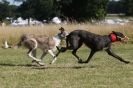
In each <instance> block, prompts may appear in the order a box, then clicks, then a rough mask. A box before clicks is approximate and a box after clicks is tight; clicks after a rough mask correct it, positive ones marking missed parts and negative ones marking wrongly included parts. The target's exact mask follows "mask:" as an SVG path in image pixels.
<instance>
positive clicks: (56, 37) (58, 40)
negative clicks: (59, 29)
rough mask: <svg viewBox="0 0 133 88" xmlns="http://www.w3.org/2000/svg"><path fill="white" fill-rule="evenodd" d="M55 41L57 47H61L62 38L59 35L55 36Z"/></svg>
mask: <svg viewBox="0 0 133 88" xmlns="http://www.w3.org/2000/svg"><path fill="white" fill-rule="evenodd" d="M53 40H54V41H55V45H56V46H59V45H60V42H61V39H60V37H59V36H58V35H56V36H54V37H53Z"/></svg>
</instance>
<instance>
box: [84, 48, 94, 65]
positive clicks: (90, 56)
mask: <svg viewBox="0 0 133 88" xmlns="http://www.w3.org/2000/svg"><path fill="white" fill-rule="evenodd" d="M94 54H95V51H93V50H91V52H90V55H89V57H88V59H87V60H86V61H85V62H83V63H88V62H89V61H90V59H91V58H92V56H93V55H94Z"/></svg>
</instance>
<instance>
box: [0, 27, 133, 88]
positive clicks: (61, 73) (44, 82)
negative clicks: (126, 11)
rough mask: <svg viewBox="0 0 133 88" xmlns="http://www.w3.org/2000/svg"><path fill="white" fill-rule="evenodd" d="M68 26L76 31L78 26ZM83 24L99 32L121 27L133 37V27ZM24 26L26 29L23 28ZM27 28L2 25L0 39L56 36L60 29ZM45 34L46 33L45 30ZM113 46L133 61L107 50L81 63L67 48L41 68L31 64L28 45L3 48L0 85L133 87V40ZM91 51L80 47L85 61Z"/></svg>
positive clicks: (14, 87) (30, 87) (16, 87)
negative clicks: (52, 62) (30, 35)
mask: <svg viewBox="0 0 133 88" xmlns="http://www.w3.org/2000/svg"><path fill="white" fill-rule="evenodd" d="M65 27H66V28H68V29H70V30H74V29H75V28H78V27H79V25H75V26H74V25H71V26H69V27H67V26H65ZM80 27H81V28H82V27H83V28H87V29H93V30H89V31H92V32H95V33H99V34H106V33H109V32H110V31H112V30H117V31H118V30H119V31H120V30H121V31H122V32H124V33H126V34H127V35H128V36H129V37H130V40H131V41H132V37H133V35H132V33H133V32H132V31H133V30H132V29H133V26H126V27H125V26H124V27H123V26H122V27H107V26H98V27H97V26H96V27H94V26H86V25H85V26H84V25H83V26H80ZM88 27H89V28H88ZM49 28H51V29H54V28H55V30H53V31H52V32H48V31H47V30H48V29H49ZM24 29H27V30H26V31H24ZM24 29H21V28H18V30H17V28H10V27H6V28H1V29H0V36H1V38H0V39H1V40H2V38H7V39H8V40H9V41H11V40H10V39H12V43H13V42H15V41H17V39H18V36H19V35H21V34H22V33H38V34H41V33H42V32H44V31H47V33H48V35H54V33H55V32H57V31H58V30H56V29H58V27H57V26H55V25H54V26H52V27H49V26H46V29H47V30H43V29H42V28H41V29H39V31H38V29H37V30H36V28H35V27H33V28H30V29H28V28H24ZM32 29H33V30H34V31H32ZM68 29H67V30H68ZM126 29H127V31H126ZM70 30H68V31H70ZM15 32H16V33H15ZM44 33H45V34H47V33H46V32H44ZM5 35H6V36H5ZM16 37H17V38H16ZM15 39H16V40H15ZM112 48H113V51H114V52H116V53H117V54H118V55H119V56H121V57H123V58H124V59H125V60H129V61H130V62H131V63H130V64H124V63H122V62H120V61H118V60H116V59H115V58H113V57H111V56H109V55H108V54H107V53H105V52H104V51H101V52H98V53H96V55H95V56H94V57H93V58H92V60H91V61H90V62H89V63H88V64H78V63H77V60H76V59H75V58H74V56H72V54H71V51H67V52H65V53H62V54H60V55H59V57H58V60H57V61H56V63H55V64H52V65H50V64H49V63H50V61H51V60H52V58H51V56H50V55H47V56H46V57H45V59H44V60H43V62H45V64H46V65H45V66H41V67H40V66H35V65H32V64H31V58H29V57H27V55H26V52H27V50H26V49H25V48H19V49H2V48H0V88H133V59H132V58H133V53H132V52H133V44H132V42H131V43H127V44H114V45H113V46H112ZM89 52H90V50H89V49H87V48H85V47H82V48H80V49H79V51H78V55H79V56H80V57H81V58H82V59H83V60H86V58H87V57H88V55H89ZM40 54H41V51H40V50H38V55H37V56H38V57H39V55H40Z"/></svg>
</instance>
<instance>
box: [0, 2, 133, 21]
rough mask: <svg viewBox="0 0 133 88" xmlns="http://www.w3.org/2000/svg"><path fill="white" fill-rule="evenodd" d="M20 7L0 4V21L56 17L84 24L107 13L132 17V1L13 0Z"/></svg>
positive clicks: (7, 3) (5, 3)
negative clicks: (19, 18) (7, 18)
mask: <svg viewBox="0 0 133 88" xmlns="http://www.w3.org/2000/svg"><path fill="white" fill-rule="evenodd" d="M14 2H22V4H21V5H19V6H15V5H10V4H9V2H8V1H7V0H2V1H1V2H0V20H1V21H3V20H4V19H5V18H6V17H12V18H17V17H20V16H21V17H23V18H24V19H28V18H30V17H32V18H34V19H36V20H39V21H43V20H44V19H45V20H50V19H51V18H53V17H55V16H58V17H60V18H62V19H67V20H69V21H77V22H84V21H90V20H92V19H95V20H101V19H104V18H105V17H106V15H107V13H124V14H126V15H127V16H132V15H133V0H120V1H118V2H116V1H114V0H14Z"/></svg>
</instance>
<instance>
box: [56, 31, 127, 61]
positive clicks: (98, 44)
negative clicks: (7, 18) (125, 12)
mask: <svg viewBox="0 0 133 88" xmlns="http://www.w3.org/2000/svg"><path fill="white" fill-rule="evenodd" d="M127 39H128V37H126V36H124V35H123V34H122V33H120V32H114V31H113V32H112V33H110V34H109V35H98V34H94V33H91V32H88V31H85V30H74V31H72V32H71V33H70V34H69V35H68V36H67V38H66V47H62V48H61V49H59V48H58V47H57V48H58V50H59V52H65V51H66V50H67V49H71V50H72V54H73V55H74V56H75V57H76V58H77V59H78V62H79V63H88V62H89V61H90V59H91V58H92V56H93V55H94V54H95V53H96V52H97V51H100V50H105V51H106V52H107V53H108V54H109V55H111V56H113V57H115V58H116V59H118V60H120V61H121V62H124V63H126V64H127V63H129V61H125V60H124V59H122V58H121V57H119V56H118V55H116V54H115V53H113V52H112V50H111V44H112V42H116V41H120V42H123V41H124V40H127ZM83 43H84V44H85V45H86V46H87V47H89V48H90V49H91V52H90V55H89V57H88V59H87V60H86V61H85V62H83V61H82V60H81V59H80V58H79V56H78V55H77V54H76V52H77V50H78V49H79V48H80V47H81V46H82V44H83Z"/></svg>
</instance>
